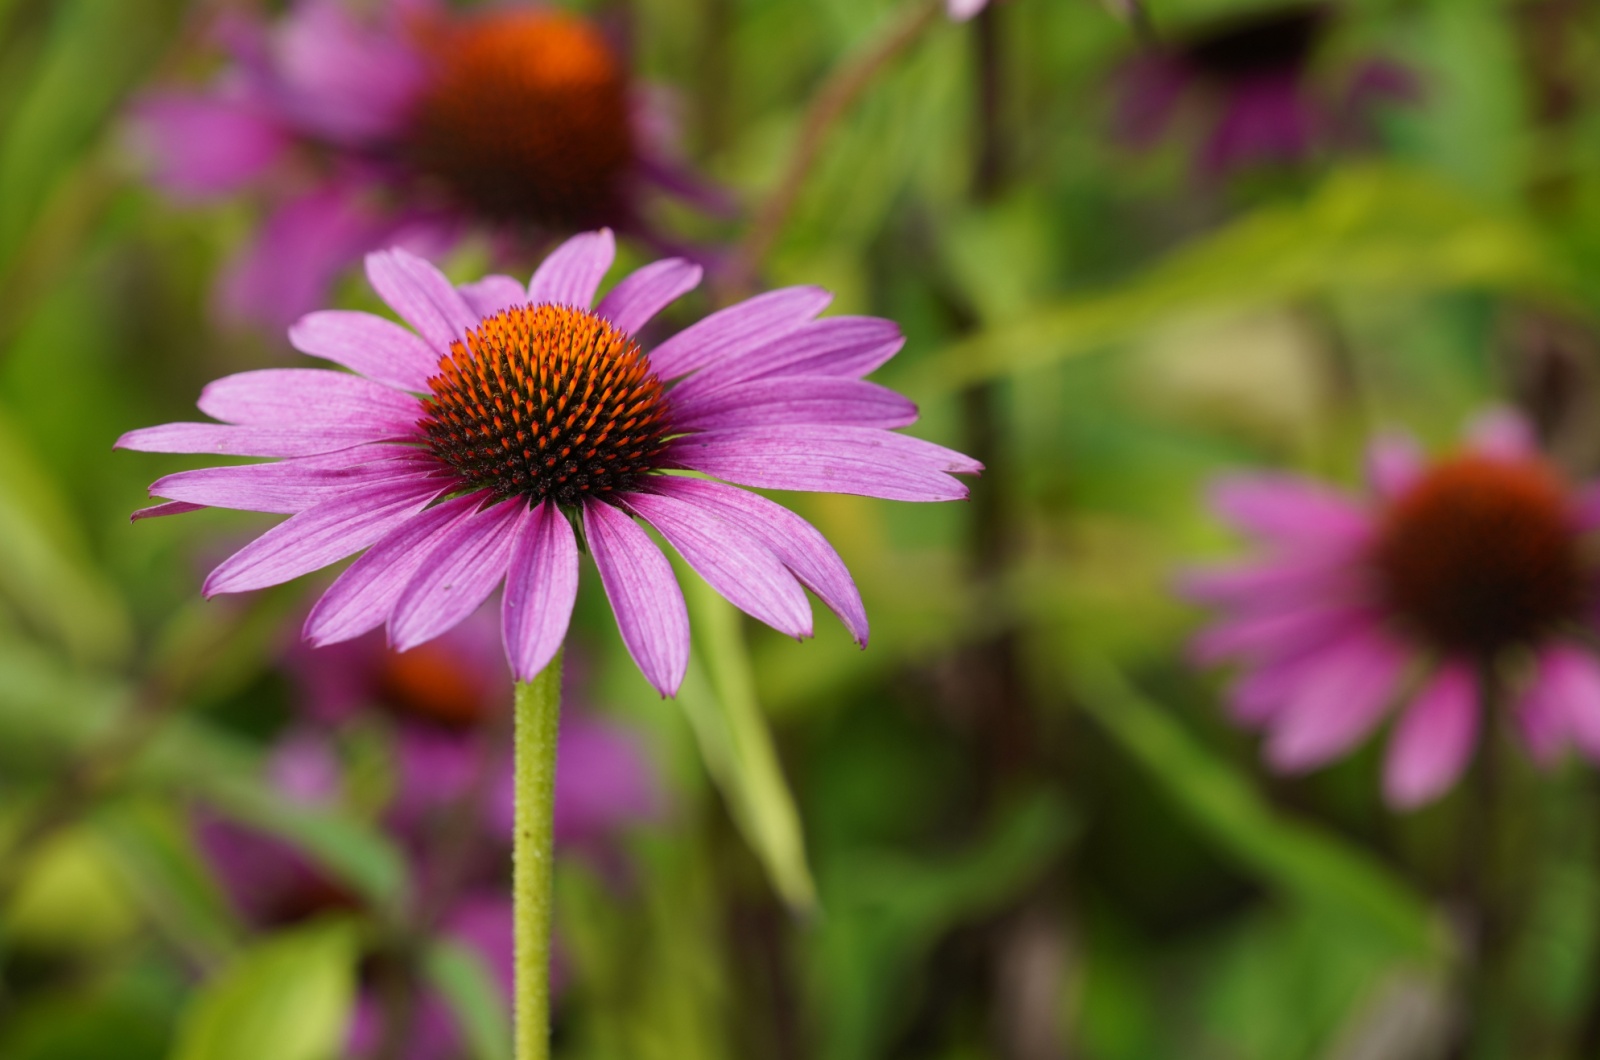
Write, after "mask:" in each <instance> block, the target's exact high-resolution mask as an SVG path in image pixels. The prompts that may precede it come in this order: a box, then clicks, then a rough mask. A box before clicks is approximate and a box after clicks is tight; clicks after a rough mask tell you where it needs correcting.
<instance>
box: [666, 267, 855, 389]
mask: <svg viewBox="0 0 1600 1060" xmlns="http://www.w3.org/2000/svg"><path fill="white" fill-rule="evenodd" d="M831 301H833V295H831V294H829V293H828V292H827V291H824V290H823V289H822V288H820V287H783V288H779V289H778V290H776V291H768V292H767V293H766V294H760V295H757V296H755V297H754V298H749V299H746V300H745V301H743V302H740V303H738V304H737V305H732V306H729V307H728V308H727V309H723V310H719V311H717V312H715V313H712V314H711V315H710V316H708V317H706V318H705V319H704V320H702V321H700V322H699V323H697V324H695V325H693V326H692V327H687V328H684V329H683V330H682V331H680V332H678V333H677V334H676V335H674V336H672V338H670V339H668V340H667V341H666V342H663V343H662V344H661V345H660V346H657V347H656V348H655V349H654V350H651V351H650V367H652V368H653V369H655V372H656V374H657V375H658V376H660V377H661V378H662V379H675V378H677V377H678V376H680V375H683V374H685V373H687V372H692V371H694V370H695V369H697V368H704V367H705V366H707V365H709V364H714V363H716V362H718V361H721V360H723V359H725V358H730V357H735V356H737V355H739V354H741V353H745V352H748V351H750V350H753V349H756V348H758V347H760V346H764V345H766V344H767V343H769V342H771V341H772V340H774V339H776V338H778V337H779V336H780V335H784V334H787V333H788V332H791V331H793V330H795V329H796V328H798V327H800V326H801V325H803V324H805V323H806V321H808V320H811V319H812V318H813V317H815V316H816V315H817V314H818V313H820V312H822V311H823V310H824V309H826V308H827V307H828V303H829V302H831Z"/></svg>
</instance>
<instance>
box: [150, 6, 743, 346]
mask: <svg viewBox="0 0 1600 1060" xmlns="http://www.w3.org/2000/svg"><path fill="white" fill-rule="evenodd" d="M366 6H368V7H369V8H373V9H374V10H372V11H371V12H369V13H368V14H367V15H365V16H363V17H358V16H357V15H356V14H355V13H353V12H352V11H351V10H350V9H349V5H347V4H345V3H343V2H342V0H298V2H297V3H295V4H294V5H293V7H292V8H291V10H290V12H289V14H288V15H287V16H286V17H285V18H284V19H283V20H282V21H281V22H280V23H278V24H276V25H271V26H267V25H260V24H256V23H252V22H245V21H242V20H240V19H238V18H234V19H232V20H230V21H226V22H225V23H224V27H225V29H224V33H223V34H222V36H223V38H224V41H225V43H226V44H227V45H228V46H229V48H230V50H231V52H232V53H233V57H234V61H233V63H232V65H231V66H230V67H229V68H228V69H227V70H226V71H225V72H224V73H223V74H222V75H221V76H220V77H219V78H218V79H217V80H216V82H215V83H214V84H213V85H212V86H211V88H210V89H208V90H206V91H203V92H192V91H181V90H172V91H163V92H157V93H153V94H151V95H149V96H147V97H146V98H145V99H143V100H142V101H141V102H140V103H139V105H138V106H137V108H136V111H135V123H134V128H135V132H136V142H137V144H138V146H139V147H140V150H141V153H143V154H144V155H146V156H147V157H148V159H149V162H150V164H151V167H152V169H153V172H154V176H155V179H156V180H157V182H158V183H159V184H160V185H162V186H163V187H165V188H166V189H168V190H169V191H171V192H172V193H174V194H176V195H178V196H180V197H184V198H190V199H203V198H208V197H217V196H225V195H231V194H234V193H236V192H239V191H243V190H246V189H254V190H257V191H260V192H261V193H262V194H264V195H265V197H266V198H267V200H268V202H269V203H270V204H271V205H270V214H269V216H268V217H267V219H266V220H265V222H264V223H263V224H262V226H261V229H260V231H259V232H257V234H256V236H255V238H254V240H253V242H252V243H251V245H249V246H248V247H246V248H245V249H244V251H243V252H242V253H241V255H240V256H239V258H238V259H237V260H236V261H235V262H234V263H233V265H232V266H231V267H230V269H229V270H228V273H227V275H226V277H225V278H224V281H223V286H222V290H221V298H222V304H223V308H224V310H225V311H227V312H229V313H230V314H232V315H234V316H239V317H243V318H247V319H253V320H257V321H261V322H263V323H267V324H270V325H273V326H286V325H287V324H288V323H290V322H291V321H293V320H294V319H295V318H296V317H298V316H300V315H301V314H302V313H304V312H306V311H308V310H310V309H312V308H313V307H315V306H316V305H317V304H318V303H319V302H320V301H322V299H323V297H324V294H325V292H326V289H327V287H328V285H329V283H330V282H331V281H332V279H333V278H334V277H335V276H336V275H337V274H338V273H339V272H340V271H342V270H343V269H344V268H345V267H346V266H348V265H350V264H352V263H353V262H355V261H356V260H358V259H359V258H360V256H361V255H362V254H363V253H365V252H366V251H368V250H372V249H374V248H376V247H380V246H387V245H391V244H403V245H410V246H413V247H416V248H419V249H428V250H433V249H439V248H442V247H445V246H448V245H449V244H450V243H451V242H453V241H454V240H455V239H456V238H457V237H459V236H460V235H461V234H463V233H465V232H467V231H469V230H472V229H473V228H478V229H485V228H486V229H487V230H488V231H490V232H492V233H494V234H495V235H496V236H497V238H498V244H499V247H500V249H501V250H502V251H510V250H512V249H513V248H516V247H522V246H526V245H528V244H529V243H530V242H531V241H537V240H540V239H542V238H543V237H544V234H545V233H554V234H560V235H565V234H568V233H571V232H573V231H577V230H581V229H584V228H589V227H593V226H596V225H598V224H602V223H605V224H610V225H613V226H616V227H617V228H618V229H619V230H622V231H625V232H630V233H639V234H644V235H647V236H648V235H649V233H650V227H649V225H648V224H647V223H646V221H645V218H644V216H643V212H644V203H645V199H646V198H647V196H648V193H649V192H651V191H655V192H667V193H670V194H674V195H678V196H680V197H687V198H689V199H691V200H693V201H696V202H698V203H701V204H703V205H708V204H715V203H719V202H720V200H719V198H718V197H717V196H716V195H715V193H712V192H710V191H708V190H707V189H706V188H705V187H704V186H703V185H701V184H700V183H699V182H698V181H697V180H696V179H695V178H694V177H692V176H691V175H690V174H688V173H687V172H686V171H685V170H684V169H683V168H682V167H681V166H680V165H678V164H677V163H676V162H674V161H673V160H672V150H671V147H670V143H669V141H670V139H671V137H670V136H668V135H664V131H663V130H664V127H665V126H666V125H667V124H668V123H667V122H666V121H665V120H664V118H663V116H662V114H661V113H660V111H661V108H660V107H659V106H658V105H655V104H653V103H652V101H651V99H650V98H649V97H648V96H647V95H645V94H644V93H642V92H641V91H640V90H638V89H637V88H636V87H635V86H634V84H633V83H632V79H631V77H630V74H629V71H628V69H627V65H626V63H625V61H624V59H623V57H622V56H621V55H620V54H619V53H618V51H617V50H616V49H615V48H614V47H613V46H612V45H611V43H610V42H609V41H608V40H607V39H606V37H605V36H604V35H603V34H602V33H601V32H600V31H599V30H598V29H597V28H596V27H595V26H594V25H593V24H592V23H590V22H588V21H586V20H584V19H582V18H580V17H578V16H576V15H572V14H569V13H564V12H561V11H559V10H557V9H555V8H551V7H547V6H543V5H531V4H508V5H505V6H501V7H496V8H493V9H488V10H484V11H479V12H474V13H461V12H454V11H452V10H451V9H450V8H448V7H447V6H445V5H444V4H441V3H436V2H434V0H383V2H380V3H378V4H376V5H366Z"/></svg>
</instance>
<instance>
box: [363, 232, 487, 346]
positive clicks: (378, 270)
mask: <svg viewBox="0 0 1600 1060" xmlns="http://www.w3.org/2000/svg"><path fill="white" fill-rule="evenodd" d="M367 281H368V282H369V283H371V284H372V289H373V290H374V291H377V292H378V295H379V296H380V297H381V298H382V299H383V300H384V301H385V302H387V303H389V308H391V309H393V310H394V311H395V312H396V313H398V314H400V319H401V320H404V321H405V322H406V323H407V324H410V325H411V326H412V327H413V328H415V329H416V331H417V334H419V335H421V336H422V337H423V339H425V340H426V341H427V343H428V345H429V346H431V347H433V350H434V352H436V353H438V354H440V355H441V356H442V355H444V354H446V353H449V352H450V344H451V343H452V342H455V341H457V340H459V339H460V338H461V337H462V336H463V335H464V334H466V332H468V331H470V330H472V329H473V328H475V327H477V325H478V316H477V314H476V313H474V312H473V311H472V309H471V307H469V306H468V305H467V302H466V299H464V298H462V297H461V293H460V292H459V291H457V290H456V289H455V288H454V287H453V286H451V284H450V281H449V280H447V279H445V276H444V273H442V272H440V271H439V270H438V269H436V268H434V267H433V265H432V264H431V263H430V262H428V261H427V260H426V259H424V258H419V257H417V256H416V255H415V254H413V253H411V252H410V251H408V250H402V249H400V248H399V247H395V248H392V249H390V250H379V251H374V252H373V253H371V254H368V255H367Z"/></svg>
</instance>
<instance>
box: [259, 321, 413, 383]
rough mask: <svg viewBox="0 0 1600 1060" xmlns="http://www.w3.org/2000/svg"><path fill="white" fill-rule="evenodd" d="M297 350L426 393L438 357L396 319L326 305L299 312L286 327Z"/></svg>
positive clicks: (367, 375)
mask: <svg viewBox="0 0 1600 1060" xmlns="http://www.w3.org/2000/svg"><path fill="white" fill-rule="evenodd" d="M289 342H290V344H292V345H293V346H294V348H295V349H297V350H299V351H300V352H301V353H309V354H310V355H311V356H313V357H321V358H322V359H323V360H325V361H332V362H333V363H334V364H342V365H344V366H345V367H346V368H348V369H350V370H351V371H353V372H359V373H361V374H362V375H364V376H366V377H367V378H368V379H371V380H374V381H375V382H379V383H386V384H388V385H389V386H394V387H399V388H400V389H402V390H411V391H415V392H417V393H425V392H426V391H427V389H428V377H429V376H431V375H433V373H434V372H435V370H436V369H437V368H438V364H439V356H438V354H436V353H434V352H433V351H432V350H431V349H429V348H428V344H427V343H425V342H423V341H422V340H421V339H419V338H417V336H416V335H414V334H412V333H411V332H409V331H407V330H406V329H405V328H403V327H401V326H400V325H399V324H396V323H394V322H393V321H390V320H385V319H383V318H382V317H376V316H373V315H372V314H371V313H358V312H353V311H350V310H344V309H327V310H323V311H322V312H320V313H311V314H309V315H307V316H303V317H301V318H300V320H299V321H298V322H297V323H296V324H295V325H294V326H293V327H291V328H290V329H289Z"/></svg>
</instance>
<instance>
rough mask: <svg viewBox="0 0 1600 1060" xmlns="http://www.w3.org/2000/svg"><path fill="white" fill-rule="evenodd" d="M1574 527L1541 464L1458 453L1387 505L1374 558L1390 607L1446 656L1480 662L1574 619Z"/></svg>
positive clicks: (1579, 574)
mask: <svg viewBox="0 0 1600 1060" xmlns="http://www.w3.org/2000/svg"><path fill="white" fill-rule="evenodd" d="M1580 546H1581V542H1580V538H1579V534H1578V531H1577V528H1576V527H1575V526H1574V525H1573V522H1572V519H1571V517H1570V516H1569V514H1568V508H1567V501H1566V491H1565V489H1564V485H1563V483H1562V481H1561V479H1560V478H1559V477H1558V476H1557V474H1556V473H1555V471H1554V470H1553V469H1551V468H1550V467H1549V466H1548V465H1547V464H1545V463H1544V462H1543V461H1539V460H1521V461H1508V460H1495V459H1491V458H1489V457H1484V456H1478V455H1464V456H1458V457H1455V458H1454V459H1451V460H1447V461H1445V462H1443V463H1440V464H1439V465H1437V466H1436V467H1434V468H1433V469H1432V470H1431V471H1429V472H1428V474H1427V475H1426V476H1424V477H1423V478H1422V479H1421V481H1419V482H1418V483H1417V484H1416V485H1415V486H1413V487H1412V488H1411V489H1410V490H1409V491H1408V492H1407V493H1406V494H1405V495H1404V496H1402V497H1401V498H1400V499H1399V500H1398V501H1396V502H1395V504H1394V505H1393V506H1392V507H1391V508H1390V510H1389V512H1388V514H1387V515H1386V517H1385V519H1384V522H1383V524H1382V527H1381V530H1380V533H1379V536H1378V540H1377V545H1376V549H1375V551H1374V554H1373V559H1374V561H1375V563H1376V567H1377V571H1378V575H1379V585H1380V587H1381V591H1382V593H1383V595H1384V598H1385V600H1386V602H1387V604H1388V605H1389V606H1390V608H1392V609H1393V611H1394V612H1395V613H1396V614H1397V615H1399V616H1400V618H1401V620H1402V621H1403V622H1405V623H1406V624H1407V625H1408V626H1410V627H1411V628H1412V630H1413V632H1415V633H1416V634H1418V635H1419V636H1421V637H1423V638H1424V639H1426V640H1428V641H1430V642H1432V643H1433V644H1434V645H1435V646H1436V647H1437V648H1439V649H1440V650H1442V651H1448V652H1453V653H1462V654H1468V655H1472V656H1475V657H1478V658H1483V657H1486V656H1488V655H1491V654H1493V653H1494V652H1497V651H1499V650H1501V649H1503V648H1507V647H1510V646H1513V645H1517V644H1526V643H1529V642H1532V641H1535V640H1537V639H1539V638H1540V637H1542V636H1544V635H1546V634H1548V633H1549V632H1551V631H1552V630H1553V629H1555V628H1556V627H1558V626H1560V625H1562V624H1563V623H1565V622H1568V621H1570V620H1572V619H1575V618H1577V617H1578V616H1579V615H1580V613H1581V612H1582V609H1583V607H1584V605H1585V604H1586V603H1587V602H1588V597H1589V593H1588V591H1587V589H1586V579H1585V569H1584V562H1583V556H1582V550H1581V547H1580Z"/></svg>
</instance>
